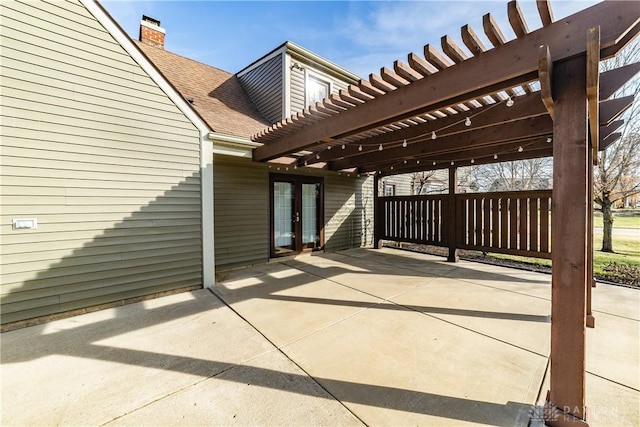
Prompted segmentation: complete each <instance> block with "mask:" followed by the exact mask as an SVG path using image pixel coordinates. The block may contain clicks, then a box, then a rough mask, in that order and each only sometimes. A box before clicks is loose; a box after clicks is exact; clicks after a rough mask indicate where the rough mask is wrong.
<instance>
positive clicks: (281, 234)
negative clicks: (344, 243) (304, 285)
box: [269, 174, 324, 257]
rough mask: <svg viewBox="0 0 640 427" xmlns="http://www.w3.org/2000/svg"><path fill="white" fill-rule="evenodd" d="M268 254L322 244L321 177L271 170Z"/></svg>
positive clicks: (318, 247)
mask: <svg viewBox="0 0 640 427" xmlns="http://www.w3.org/2000/svg"><path fill="white" fill-rule="evenodd" d="M269 186H270V199H271V202H270V205H271V256H272V257H278V256H286V255H292V254H297V253H300V252H302V251H313V250H318V249H321V248H322V246H323V245H324V236H323V234H324V229H323V226H322V225H323V224H324V218H323V215H322V214H323V207H322V205H323V203H322V201H323V188H322V178H317V177H309V176H299V175H278V174H271V175H270V179H269Z"/></svg>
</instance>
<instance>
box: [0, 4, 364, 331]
mask: <svg viewBox="0 0 640 427" xmlns="http://www.w3.org/2000/svg"><path fill="white" fill-rule="evenodd" d="M0 16H1V18H2V27H1V37H0V56H1V60H2V68H1V69H0V78H1V83H0V90H1V96H2V105H1V110H0V120H1V125H2V126H1V133H2V135H1V137H2V141H1V149H2V158H1V163H0V167H1V170H0V177H1V179H2V186H1V188H0V195H1V196H2V212H1V215H2V224H1V228H0V236H1V238H2V246H1V249H0V250H1V253H0V255H1V258H0V267H1V269H2V278H1V282H0V289H1V297H0V298H1V299H0V303H1V306H0V309H1V313H2V319H1V322H2V324H3V325H4V324H6V323H10V322H18V321H26V323H23V324H28V323H33V322H38V321H41V320H42V319H43V317H44V318H45V319H46V318H48V317H50V316H55V315H57V314H58V313H62V312H69V311H71V312H77V310H79V311H84V310H86V309H95V308H100V307H105V306H109V305H113V304H119V303H122V302H126V301H131V300H133V299H136V298H145V297H148V296H154V295H159V294H162V293H163V292H176V291H181V290H188V289H194V288H199V287H202V286H212V285H213V275H214V270H215V269H218V270H220V269H225V268H230V267H234V266H241V265H247V264H251V263H257V262H265V261H267V260H269V259H270V258H272V257H275V256H280V255H286V254H294V253H298V252H301V251H303V250H313V249H324V248H326V249H329V250H335V249H342V248H348V247H354V246H361V245H366V244H370V243H371V240H372V225H373V224H372V222H373V221H372V218H373V205H372V203H373V179H372V178H371V177H364V176H363V177H358V176H354V175H353V174H348V173H335V172H328V171H324V170H321V169H317V168H299V169H297V170H293V168H291V167H287V166H283V165H278V164H272V165H265V164H257V163H254V162H252V161H251V150H252V148H254V147H255V146H256V144H255V143H253V142H251V140H250V136H251V135H253V134H255V133H257V132H259V131H260V130H262V129H264V128H265V127H267V126H268V125H269V124H270V123H272V122H274V121H277V120H280V119H281V118H282V117H283V116H284V115H287V114H289V113H290V112H293V111H295V109H299V108H302V107H303V106H304V104H306V103H307V102H311V101H312V100H314V99H317V97H318V96H322V94H323V93H324V92H323V88H322V84H323V83H322V82H328V83H329V86H328V90H329V91H331V92H334V91H336V90H338V89H340V88H341V87H344V85H345V84H347V83H351V82H352V79H354V78H355V76H353V75H350V74H349V73H347V72H346V71H344V70H343V69H341V68H340V67H337V66H335V65H333V64H331V63H330V62H328V61H325V60H322V59H321V58H319V57H317V56H315V55H313V54H311V53H310V52H308V51H306V50H304V49H302V48H300V47H298V46H295V45H294V44H292V43H285V44H284V45H282V46H281V47H279V48H278V49H276V50H275V51H273V52H271V53H270V54H268V55H267V56H265V57H264V58H262V59H260V60H258V61H257V62H256V63H254V64H252V65H251V66H249V67H247V68H246V69H245V70H243V71H242V72H241V73H239V74H238V75H237V76H236V75H234V74H230V73H227V72H225V71H222V70H219V69H216V68H213V67H209V66H207V65H204V64H200V63H198V62H195V61H192V60H189V59H187V58H183V57H180V56H178V55H175V54H171V53H169V52H166V51H164V49H163V48H162V47H161V46H162V45H163V40H164V31H163V30H162V29H161V28H160V27H159V24H160V23H159V22H158V21H154V20H152V19H149V18H147V19H145V20H144V21H143V23H142V24H141V32H140V36H141V38H143V39H147V41H148V42H149V43H152V44H154V45H155V47H154V46H152V45H151V44H146V43H144V42H141V43H134V42H132V41H131V39H130V38H129V37H128V36H127V35H126V34H125V33H124V32H123V30H122V29H121V28H120V27H119V26H118V25H117V24H116V23H115V22H114V21H113V20H112V19H111V18H110V17H109V15H108V14H107V13H106V11H104V10H103V9H102V7H101V6H99V4H97V3H96V2H94V1H93V0H68V1H57V2H52V3H49V2H31V1H12V2H0ZM143 52H144V54H143ZM278 55H281V61H282V67H281V68H280V72H281V73H282V74H281V75H280V80H279V82H280V83H273V84H274V85H275V86H278V84H280V86H279V87H280V89H279V95H278V94H277V93H274V94H271V95H269V97H272V96H275V98H277V99H275V101H276V104H278V105H280V107H279V108H280V115H277V114H276V110H273V111H272V113H273V114H271V113H269V114H267V113H266V112H265V111H266V110H265V108H267V107H266V106H265V104H264V103H261V101H260V99H263V100H264V98H260V97H261V94H262V93H261V90H262V89H259V88H260V87H262V88H269V85H268V84H267V85H262V86H260V84H259V82H258V80H259V79H256V78H255V76H253V77H252V76H251V74H252V71H255V70H256V69H258V68H260V67H262V66H263V65H265V64H267V63H269V61H270V60H272V59H273V58H277V57H278ZM298 67H301V68H303V69H304V70H300V69H299V68H298ZM300 73H302V74H300ZM301 75H304V76H305V77H304V78H303V80H304V81H305V82H312V83H311V84H312V85H313V86H309V84H308V83H307V86H306V87H303V86H301V85H300V78H301ZM276 80H277V79H276ZM243 85H244V87H243ZM301 90H302V91H303V93H301V92H300V91H301ZM249 95H251V96H253V97H254V99H251V98H250V96H249ZM270 99H271V98H270ZM267 116H268V118H265V117H267ZM214 206H215V207H214ZM214 248H215V249H214Z"/></svg>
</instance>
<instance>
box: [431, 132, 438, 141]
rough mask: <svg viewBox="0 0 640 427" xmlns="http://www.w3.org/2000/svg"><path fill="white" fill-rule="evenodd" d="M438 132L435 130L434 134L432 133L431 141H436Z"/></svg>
mask: <svg viewBox="0 0 640 427" xmlns="http://www.w3.org/2000/svg"><path fill="white" fill-rule="evenodd" d="M436 138H437V136H436V131H435V130H434V131H433V132H431V139H436Z"/></svg>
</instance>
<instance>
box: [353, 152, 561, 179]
mask: <svg viewBox="0 0 640 427" xmlns="http://www.w3.org/2000/svg"><path fill="white" fill-rule="evenodd" d="M549 145H551V144H549ZM552 154H553V148H552V147H550V146H549V147H544V148H535V149H529V150H526V151H524V152H522V153H517V152H514V153H507V154H502V155H499V156H498V158H497V159H495V158H494V157H493V155H490V156H485V157H478V158H473V163H471V159H459V160H456V161H455V165H454V167H465V166H478V165H487V164H493V163H504V162H513V161H516V160H527V159H539V158H541V157H551V156H552ZM450 167H452V166H451V162H450V161H449V162H441V163H438V162H436V164H435V165H434V164H433V162H425V161H422V160H421V161H420V163H419V164H416V163H415V162H413V164H411V163H410V162H408V163H407V164H399V165H396V166H394V168H393V169H390V168H388V167H387V168H385V169H379V173H378V174H377V175H378V176H392V175H399V174H406V173H414V172H423V171H432V170H442V169H447V168H450ZM359 173H362V172H359Z"/></svg>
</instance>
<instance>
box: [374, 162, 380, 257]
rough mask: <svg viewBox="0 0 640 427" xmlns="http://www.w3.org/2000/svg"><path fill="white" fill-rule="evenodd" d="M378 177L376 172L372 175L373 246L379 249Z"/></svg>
mask: <svg viewBox="0 0 640 427" xmlns="http://www.w3.org/2000/svg"><path fill="white" fill-rule="evenodd" d="M379 181H380V179H379V178H378V174H377V173H376V174H375V175H374V176H373V248H374V249H380V203H379V202H380V199H378V196H379V194H378V191H379V190H378V185H379Z"/></svg>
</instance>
